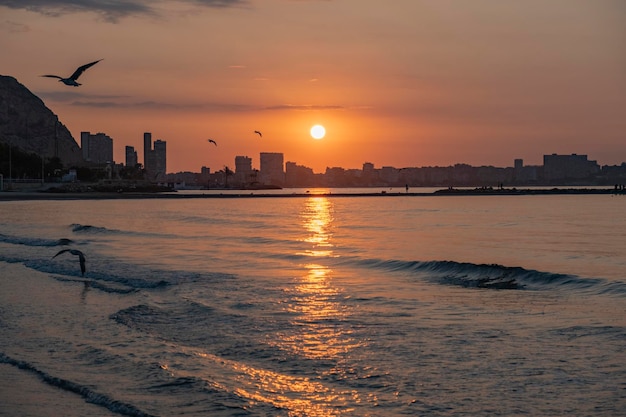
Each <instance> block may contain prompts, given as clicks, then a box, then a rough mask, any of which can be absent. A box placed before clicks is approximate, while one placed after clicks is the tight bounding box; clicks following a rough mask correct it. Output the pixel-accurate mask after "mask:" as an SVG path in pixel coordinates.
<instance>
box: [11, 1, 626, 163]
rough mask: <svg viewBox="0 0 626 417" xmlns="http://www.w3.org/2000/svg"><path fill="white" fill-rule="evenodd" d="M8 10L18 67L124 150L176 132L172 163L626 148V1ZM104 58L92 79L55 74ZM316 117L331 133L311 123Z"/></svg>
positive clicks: (39, 90)
mask: <svg viewBox="0 0 626 417" xmlns="http://www.w3.org/2000/svg"><path fill="white" fill-rule="evenodd" d="M0 10H2V16H3V19H2V21H1V22H0V33H2V35H3V36H0V48H2V50H3V52H4V54H5V55H6V56H11V59H10V60H5V61H4V62H3V63H2V68H1V69H0V71H1V72H2V73H3V74H7V75H11V76H14V77H16V78H17V79H18V80H19V81H20V82H21V83H23V84H24V85H26V86H27V87H28V88H29V89H30V90H31V91H33V92H34V93H35V94H36V95H37V96H39V97H41V98H42V100H44V102H45V103H46V105H47V106H48V107H49V108H50V109H51V110H52V111H53V112H55V113H56V114H58V115H59V119H60V120H62V121H63V123H64V124H65V125H66V126H67V127H68V128H69V130H70V131H71V132H72V134H73V136H74V137H78V136H79V133H80V132H82V131H90V130H91V131H99V132H106V133H107V135H109V136H110V137H112V138H115V139H116V141H115V149H114V153H115V155H118V158H119V155H124V146H125V145H131V146H134V147H135V148H139V147H140V146H141V135H142V133H143V132H144V130H145V129H146V128H145V127H146V126H149V127H150V128H149V129H150V130H151V131H153V132H158V134H159V136H160V137H162V138H164V140H166V141H167V142H168V152H169V153H170V158H168V165H169V168H168V169H169V170H171V171H172V172H176V171H183V170H190V169H191V170H197V169H199V167H201V166H216V165H223V161H232V160H233V159H234V157H235V156H237V155H240V154H246V153H247V154H258V153H259V152H261V151H266V152H277V151H281V152H284V153H285V154H286V155H290V159H291V160H295V161H298V162H299V163H301V164H303V165H306V166H310V167H312V168H313V169H314V170H315V171H316V172H320V171H323V170H324V169H325V167H326V166H344V167H357V166H360V164H362V162H363V161H370V160H375V161H376V163H378V164H381V165H391V166H435V165H447V164H449V163H453V162H460V163H467V164H470V165H475V166H476V165H495V166H502V165H503V164H505V163H509V161H510V159H511V156H512V155H515V156H516V157H520V158H523V159H524V160H525V161H528V163H529V164H539V163H540V162H541V161H540V155H541V154H542V153H544V152H547V153H553V152H554V153H558V154H571V153H575V152H585V153H588V154H592V155H594V157H595V158H597V159H598V160H601V161H603V162H605V163H606V164H618V163H620V162H621V161H624V160H626V148H624V146H623V142H624V132H626V79H625V78H626V77H624V76H623V74H624V70H625V69H626V56H625V54H624V53H623V39H624V37H625V34H626V29H624V28H626V13H625V11H626V8H625V7H624V5H623V4H622V3H621V2H617V1H614V0H598V1H595V2H589V1H585V0H549V1H535V0H533V1H530V2H523V3H520V2H517V1H496V0H477V1H472V2H454V1H444V2H430V1H420V0H398V1H397V2H394V3H393V5H391V6H390V5H387V4H383V3H380V2H376V1H373V0H365V1H356V0H343V1H341V2H340V1H314V0H312V1H307V2H292V1H286V0H267V1H264V2H260V1H257V0H222V1H210V0H204V1H197V0H193V1H192V0H181V1H180V2H174V3H172V2H156V3H155V2H148V1H146V0H130V1H128V2H113V3H111V2H105V1H102V0H92V1H89V2H87V1H83V0H73V1H69V0H54V1H51V2H40V1H35V0H24V1H22V2H19V3H17V2H6V1H0ZM66 45H72V47H71V48H67V47H66ZM99 59H102V61H101V62H99V63H98V65H96V66H93V67H92V68H90V69H89V70H88V71H86V72H85V73H84V74H83V75H81V78H80V83H81V84H82V85H81V86H80V87H68V86H65V85H63V84H62V83H58V82H57V81H56V80H54V79H50V78H46V77H41V75H43V74H69V73H71V72H72V71H73V70H74V69H75V68H77V67H78V66H79V65H82V64H84V63H85V62H93V61H95V60H99ZM315 124H320V125H323V126H324V127H325V128H326V136H325V137H324V138H323V139H320V140H316V139H313V138H312V137H311V135H310V133H309V130H310V128H311V126H313V125H315ZM255 130H258V131H261V132H263V136H262V137H259V136H258V135H256V134H255V133H254V131H255ZM208 138H212V139H214V140H216V142H217V143H218V144H219V145H218V146H213V145H212V144H210V143H207V139H208Z"/></svg>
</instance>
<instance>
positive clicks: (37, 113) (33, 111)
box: [0, 75, 84, 167]
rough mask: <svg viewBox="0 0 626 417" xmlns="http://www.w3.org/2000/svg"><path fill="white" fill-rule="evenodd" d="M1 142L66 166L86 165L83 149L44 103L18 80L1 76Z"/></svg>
mask: <svg viewBox="0 0 626 417" xmlns="http://www.w3.org/2000/svg"><path fill="white" fill-rule="evenodd" d="M0 142H2V143H6V144H10V145H13V146H16V147H18V148H20V149H22V150H23V151H25V152H32V153H35V154H37V155H42V154H43V156H44V158H46V159H49V158H52V157H54V156H58V157H59V158H60V159H61V162H62V163H63V165H64V166H66V167H69V166H71V165H83V164H84V160H83V155H82V152H81V149H80V147H79V146H78V144H77V143H76V141H75V140H74V138H73V137H72V134H71V133H70V131H69V130H68V129H67V128H66V127H65V126H64V125H63V123H61V122H60V121H59V118H58V116H57V115H55V114H54V113H53V112H52V111H51V110H50V109H49V108H48V107H46V105H45V104H44V102H43V101H42V100H41V99H40V98H39V97H37V96H36V95H34V94H33V93H31V92H30V90H28V88H26V87H25V86H23V85H22V84H20V83H19V82H18V81H17V80H16V79H15V78H13V77H9V76H4V75H0Z"/></svg>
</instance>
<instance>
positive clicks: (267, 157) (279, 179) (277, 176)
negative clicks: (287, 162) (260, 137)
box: [259, 152, 285, 187]
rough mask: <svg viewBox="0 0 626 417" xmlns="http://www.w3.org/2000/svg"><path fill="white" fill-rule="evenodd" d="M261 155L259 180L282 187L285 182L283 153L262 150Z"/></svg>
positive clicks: (264, 183)
mask: <svg viewBox="0 0 626 417" xmlns="http://www.w3.org/2000/svg"><path fill="white" fill-rule="evenodd" d="M260 156H261V166H260V170H259V176H260V181H259V182H260V183H261V184H262V185H272V186H278V187H282V186H283V185H284V184H285V171H284V170H283V154H282V153H278V152H261V155H260Z"/></svg>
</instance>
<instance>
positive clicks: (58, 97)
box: [36, 91, 129, 102]
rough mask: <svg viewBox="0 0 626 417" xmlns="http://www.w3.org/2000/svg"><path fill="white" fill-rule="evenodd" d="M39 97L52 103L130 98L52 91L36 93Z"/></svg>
mask: <svg viewBox="0 0 626 417" xmlns="http://www.w3.org/2000/svg"><path fill="white" fill-rule="evenodd" d="M36 94H37V97H39V98H41V99H49V100H52V101H62V102H67V101H72V100H74V101H76V100H80V99H89V100H94V99H96V100H118V99H124V98H128V97H129V96H120V95H106V94H100V95H98V94H83V93H75V92H71V91H51V92H42V93H40V92H38V93H36Z"/></svg>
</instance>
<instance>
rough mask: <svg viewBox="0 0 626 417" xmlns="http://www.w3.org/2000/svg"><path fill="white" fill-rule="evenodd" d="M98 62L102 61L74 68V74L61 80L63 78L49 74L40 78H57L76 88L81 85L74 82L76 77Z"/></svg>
mask: <svg viewBox="0 0 626 417" xmlns="http://www.w3.org/2000/svg"><path fill="white" fill-rule="evenodd" d="M100 61H102V60H101V59H99V60H97V61H93V62H90V63H89V64H85V65H82V66H80V67H78V68H76V71H74V74H72V75H70V76H69V77H67V78H63V77H59V76H58V75H51V74H46V75H42V77H50V78H58V79H59V82H61V83H63V84H65V85H69V86H74V87H78V86H79V85H81V84H80V83H78V82H76V80H78V77H80V75H81V74H82V73H83V72H85V70H86V69H87V68H89V67H92V66H94V65H96V64H97V63H98V62H100Z"/></svg>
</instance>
